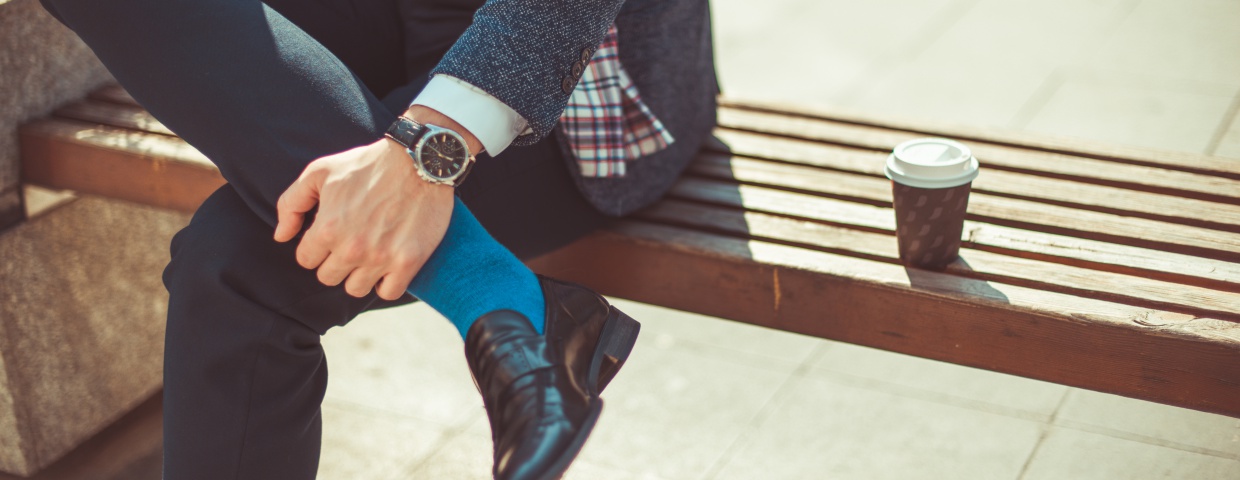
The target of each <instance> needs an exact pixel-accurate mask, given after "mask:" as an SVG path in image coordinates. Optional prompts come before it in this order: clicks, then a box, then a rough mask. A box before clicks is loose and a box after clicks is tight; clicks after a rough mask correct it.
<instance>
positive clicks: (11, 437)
mask: <svg viewBox="0 0 1240 480" xmlns="http://www.w3.org/2000/svg"><path fill="white" fill-rule="evenodd" d="M188 221H189V216H188V215H185V214H180V213H173V212H169V211H165V210H158V209H154V208H150V207H145V206H139V205H134V204H129V203H124V202H119V201H112V200H105V199H100V198H96V197H83V198H81V199H78V200H76V201H73V202H71V203H69V204H67V205H65V206H63V207H60V208H57V209H54V210H52V211H49V212H46V213H44V214H43V215H40V216H39V217H37V218H35V219H32V220H30V221H28V222H25V223H22V224H19V225H17V226H16V227H13V228H12V229H10V230H8V231H6V232H4V233H3V234H0V259H2V261H0V471H5V472H10V473H15V474H19V475H29V474H31V473H34V472H36V471H38V470H39V469H40V468H43V467H45V466H47V465H48V464H50V463H52V462H54V461H55V460H56V459H58V458H60V457H61V456H62V455H64V454H65V453H67V452H69V451H70V450H72V449H73V448H74V447H75V446H77V445H79V444H80V443H81V442H83V441H84V440H86V439H88V438H90V437H91V436H92V435H94V434H95V433H97V432H99V431H100V430H102V429H103V428H104V427H106V426H107V425H109V424H110V423H112V422H114V421H115V420H117V419H118V418H120V417H121V416H122V415H124V414H125V413H126V412H128V411H130V410H131V409H133V408H134V407H135V406H136V405H138V404H139V403H140V402H142V401H143V400H144V399H146V398H148V397H150V396H151V395H152V394H153V393H155V392H156V391H157V390H158V389H159V388H160V386H161V384H162V357H163V335H164V321H165V315H166V308H167V307H166V304H167V293H166V291H165V290H164V288H163V284H162V283H161V281H160V274H161V272H162V271H163V268H164V266H165V265H166V264H167V261H168V242H169V240H170V239H171V236H172V235H173V234H174V233H175V232H176V231H177V230H179V229H180V228H181V227H182V226H184V225H185V224H186V223H187V222H188Z"/></svg>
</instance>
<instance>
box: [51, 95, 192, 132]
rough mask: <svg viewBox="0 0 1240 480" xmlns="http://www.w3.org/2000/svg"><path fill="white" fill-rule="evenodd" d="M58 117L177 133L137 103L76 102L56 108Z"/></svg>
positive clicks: (118, 126) (136, 129)
mask: <svg viewBox="0 0 1240 480" xmlns="http://www.w3.org/2000/svg"><path fill="white" fill-rule="evenodd" d="M53 115H55V116H56V117H60V118H66V119H70V120H77V121H80V122H87V123H97V124H100V125H107V126H112V127H117V128H124V129H128V130H134V131H139V132H147V133H158V134H160V135H174V136H175V135H176V134H175V133H172V130H169V129H168V127H165V126H164V124H163V123H160V121H159V120H156V119H155V117H154V116H152V115H151V114H150V113H149V112H147V111H146V110H145V109H143V108H142V107H139V106H137V105H127V104H118V103H109V102H103V101H98V100H86V101H82V102H75V103H70V104H68V105H65V106H63V107H60V108H58V109H56V111H55V112H54V113H53Z"/></svg>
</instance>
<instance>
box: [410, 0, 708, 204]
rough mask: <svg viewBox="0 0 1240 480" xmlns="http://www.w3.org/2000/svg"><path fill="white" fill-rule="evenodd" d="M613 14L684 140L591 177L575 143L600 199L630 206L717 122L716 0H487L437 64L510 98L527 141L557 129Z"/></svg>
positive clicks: (656, 187) (659, 189) (647, 89)
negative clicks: (582, 66)
mask: <svg viewBox="0 0 1240 480" xmlns="http://www.w3.org/2000/svg"><path fill="white" fill-rule="evenodd" d="M613 22H614V23H615V24H616V27H617V28H618V29H619V32H620V47H619V49H620V61H621V63H622V64H623V65H624V68H625V70H626V71H628V73H629V76H630V77H631V78H632V79H633V82H634V84H636V86H637V88H638V90H639V91H640V93H641V96H642V100H643V102H645V103H646V105H647V106H648V107H649V108H650V109H651V111H652V112H653V113H654V114H655V116H657V117H658V118H659V119H660V120H661V121H662V122H663V124H664V126H666V127H667V129H668V130H669V131H670V132H671V134H672V136H673V137H674V138H675V142H674V143H673V144H672V145H671V146H670V147H669V148H667V149H665V150H663V151H660V152H658V153H656V154H654V155H650V156H648V157H644V158H641V159H638V160H636V161H633V162H630V164H629V166H628V173H627V175H626V176H625V177H619V178H583V177H581V175H580V172H579V170H578V168H577V166H576V163H575V162H574V161H573V157H572V154H571V152H569V151H568V150H567V149H565V159H566V160H567V161H568V168H569V169H570V171H572V172H573V174H574V176H575V177H576V179H577V183H578V186H579V187H580V188H581V191H582V193H583V194H584V195H585V197H586V198H587V199H588V200H589V201H590V203H591V204H593V205H594V206H595V207H596V208H598V209H599V210H600V211H601V212H603V213H607V214H610V215H624V214H627V213H629V212H632V211H634V210H636V209H639V208H641V207H644V206H647V205H649V204H651V203H653V202H654V201H655V200H658V199H659V198H660V197H661V196H662V195H663V193H665V192H666V191H667V189H668V188H670V187H671V185H672V183H673V182H674V181H675V179H676V177H677V176H678V175H679V174H680V172H681V171H682V170H683V169H684V167H685V166H686V165H687V164H688V162H689V161H690V160H691V159H692V157H693V155H694V154H695V153H696V152H697V151H698V149H699V147H700V146H701V144H702V143H703V142H704V141H705V140H706V139H707V138H708V136H709V135H710V132H711V130H712V129H713V128H714V125H715V108H716V105H715V97H716V95H717V94H718V84H717V82H716V78H715V68H714V54H713V50H712V43H711V29H710V12H709V6H708V4H707V0H488V1H486V2H485V3H484V4H483V5H482V6H481V7H480V8H478V10H477V11H476V12H475V14H474V18H473V23H472V24H471V25H470V26H469V28H467V29H466V30H465V33H464V34H463V35H462V36H461V37H460V38H459V39H458V40H457V42H456V43H455V44H454V45H453V46H452V48H451V49H450V50H449V51H448V53H447V54H446V55H445V56H444V58H443V60H442V61H440V63H439V64H438V65H437V66H436V67H435V68H434V70H432V72H431V73H432V74H446V75H451V76H453V77H457V78H460V79H462V80H465V81H466V82H469V83H470V84H472V85H475V86H477V87H479V88H481V89H482V90H485V91H486V92H487V93H489V94H491V95H492V96H494V97H495V98H497V99H499V100H500V101H501V102H504V103H505V104H506V105H508V106H509V107H511V108H512V109H513V110H515V111H516V112H517V113H518V114H520V115H521V116H523V117H524V118H525V119H526V120H527V121H528V122H529V126H530V129H531V131H532V132H531V133H528V134H525V135H522V136H520V137H517V139H516V140H515V141H514V142H513V144H514V145H517V146H519V145H528V144H531V143H534V142H536V141H538V140H539V139H541V138H543V137H544V136H546V135H549V134H552V133H553V132H554V131H555V130H556V129H555V126H556V122H557V121H558V119H559V117H560V115H561V114H562V113H563V111H564V108H565V105H566V103H567V102H568V97H569V94H570V93H572V90H573V88H574V87H575V86H576V84H577V81H578V80H579V78H577V77H575V76H574V75H573V65H574V63H577V62H579V61H581V60H582V59H589V58H590V56H591V55H593V53H594V51H595V49H597V47H598V45H599V42H601V41H602V39H603V36H604V35H605V34H606V33H607V29H608V27H609V26H610V25H611V24H612V23H613ZM561 140H563V139H561ZM560 144H561V145H566V142H564V141H561V142H560Z"/></svg>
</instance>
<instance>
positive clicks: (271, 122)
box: [43, 0, 606, 480]
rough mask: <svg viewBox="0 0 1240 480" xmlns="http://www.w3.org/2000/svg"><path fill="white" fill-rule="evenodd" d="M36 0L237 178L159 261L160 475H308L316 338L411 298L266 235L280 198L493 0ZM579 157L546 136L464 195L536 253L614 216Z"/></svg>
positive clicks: (410, 90) (375, 119)
mask: <svg viewBox="0 0 1240 480" xmlns="http://www.w3.org/2000/svg"><path fill="white" fill-rule="evenodd" d="M43 2H44V6H45V7H46V8H47V9H48V10H49V11H50V12H52V14H53V15H56V16H57V18H59V19H60V20H61V21H62V22H64V23H65V24H66V25H68V26H69V27H70V28H72V29H73V30H74V31H75V32H76V33H77V34H78V35H79V36H80V37H81V38H82V39H83V40H84V41H85V42H86V43H87V44H88V45H89V46H90V47H91V48H92V49H93V50H94V51H95V53H96V54H97V55H98V57H99V58H100V59H101V60H102V61H103V63H104V65H105V66H107V68H108V69H109V70H110V71H111V72H112V74H113V75H114V76H115V77H116V78H117V80H118V81H119V82H121V84H122V85H123V86H124V87H125V88H126V89H127V90H129V92H130V93H131V94H132V95H133V96H134V98H136V99H137V100H138V101H139V102H140V103H142V105H143V106H144V107H146V108H147V109H148V110H149V111H150V112H151V113H152V114H154V115H155V116H156V117H157V118H159V119H160V121H162V122H163V123H165V124H166V125H168V126H169V128H171V129H172V130H173V131H175V132H176V133H177V134H178V135H180V136H181V137H182V138H184V139H186V141H188V142H190V143H191V144H192V145H194V146H195V147H196V148H198V149H199V150H201V151H202V152H203V153H205V154H206V155H207V156H208V157H209V158H211V159H212V161H214V162H215V163H216V164H217V165H218V166H219V167H220V170H221V172H222V173H223V174H224V177H225V179H226V180H228V184H227V185H225V186H224V187H222V188H220V189H219V190H218V191H216V192H215V193H214V194H213V195H212V196H211V197H210V198H209V199H208V200H207V201H206V202H205V203H204V204H203V205H202V207H201V208H200V209H199V210H198V212H197V213H196V214H195V215H194V217H193V220H192V221H191V223H190V225H189V226H187V227H186V228H185V229H184V230H182V231H181V232H180V233H178V234H177V236H176V237H175V238H174V240H173V242H172V248H171V251H172V259H171V262H170V263H169V265H168V268H167V269H166V270H165V272H164V281H165V284H166V286H167V287H168V291H169V293H170V301H169V312H168V327H167V336H166V345H165V363H164V471H165V478H167V479H172V480H180V479H213V480H215V479H242V478H244V479H264V480H271V479H308V478H314V476H315V472H316V470H317V465H318V457H319V443H320V435H321V418H320V408H319V407H320V403H321V401H322V398H323V394H324V391H325V388H326V384H327V363H326V358H325V355H324V352H323V349H322V347H321V346H320V342H319V337H320V336H321V335H322V334H323V333H324V332H326V331H327V330H328V329H330V328H331V327H333V326H339V325H344V324H345V323H347V322H349V321H350V320H351V319H352V318H353V317H355V316H356V315H357V314H359V313H361V312H363V311H365V310H367V309H371V308H378V307H383V306H390V305H393V304H399V303H404V302H408V301H411V299H410V298H406V299H404V300H402V301H398V302H384V301H382V300H379V299H378V298H377V297H375V296H373V294H372V296H370V297H367V298H362V299H356V298H353V297H350V296H348V295H347V294H346V293H345V292H344V290H343V289H342V288H340V287H326V286H323V285H321V284H319V283H318V281H317V279H316V278H315V276H314V272H313V271H309V270H305V269H302V268H301V267H300V266H298V265H297V264H296V261H295V259H294V251H295V248H296V246H295V243H296V242H290V243H287V244H278V243H275V242H274V241H272V240H271V236H272V233H273V229H272V227H273V225H274V223H275V218H276V216H275V209H274V205H275V201H276V199H277V198H278V197H279V195H280V194H281V193H282V192H283V191H284V189H285V188H286V187H287V186H288V185H289V184H290V183H291V182H292V181H293V179H295V178H296V177H297V175H298V174H300V173H301V171H302V169H303V168H304V167H305V165H306V164H307V163H309V162H310V161H312V160H314V159H315V158H318V157H321V156H324V155H328V154H332V153H336V152H339V151H343V150H345V149H348V148H351V147H354V146H357V145H361V144H365V143H369V142H372V141H374V140H376V139H378V138H380V136H381V135H382V132H383V131H384V130H385V129H386V127H387V125H388V124H389V123H390V122H391V121H392V120H393V119H394V118H395V117H396V115H397V114H399V113H400V112H401V111H403V110H404V108H405V107H406V106H407V105H408V102H409V101H410V100H411V99H412V98H413V96H414V95H416V93H417V92H418V91H420V89H421V88H422V87H423V86H424V85H425V84H426V82H427V80H428V78H427V72H429V71H430V70H431V68H433V67H434V66H435V64H436V63H437V62H438V59H439V57H440V56H442V55H443V52H445V51H446V50H447V48H448V47H450V46H451V45H452V43H453V41H454V40H455V38H457V36H459V35H460V34H461V32H462V31H463V30H464V29H465V28H466V27H467V26H468V25H469V18H470V15H471V14H472V11H473V9H474V8H476V7H477V6H478V4H480V3H481V1H480V0H425V1H405V2H398V1H397V0H374V1H363V0H315V1H306V0H298V1H294V0H270V1H268V2H267V3H262V2H259V1H258V0H108V1H103V0H43ZM568 165H569V162H566V161H565V159H564V154H563V151H562V149H561V148H560V146H559V145H558V144H557V143H556V140H555V139H554V138H553V137H548V138H546V139H544V140H542V141H540V142H539V143H537V144H535V145H532V146H529V147H512V148H509V149H508V150H506V151H504V152H503V153H502V154H501V155H499V156H498V157H496V158H494V159H489V160H486V161H484V162H481V163H480V164H479V165H477V166H476V168H475V169H474V171H473V172H472V173H471V175H470V178H469V181H468V182H466V183H465V185H463V186H462V187H461V188H460V189H459V190H458V194H459V195H460V196H461V198H462V199H463V200H464V201H465V203H466V205H468V206H469V208H470V210H471V211H472V212H473V213H474V214H475V216H477V217H478V219H479V221H480V222H481V223H482V224H483V226H485V227H486V228H487V229H488V231H490V233H491V234H492V235H493V236H494V237H495V238H496V239H497V240H499V241H500V242H501V243H503V244H504V245H505V246H507V247H508V248H509V249H510V250H512V251H513V252H514V253H516V254H517V255H518V256H519V257H522V258H529V257H532V256H535V255H538V254H541V253H545V252H548V251H550V250H552V249H554V248H557V247H559V246H561V245H564V244H566V243H568V242H570V241H572V240H574V239H576V238H578V237H580V236H582V235H584V234H585V233H588V232H589V231H591V230H593V229H595V228H597V227H598V226H600V225H602V224H603V223H604V222H605V221H606V218H605V217H604V216H603V215H601V214H599V213H598V212H597V211H595V210H594V209H593V208H592V207H590V206H589V204H588V203H587V202H586V201H585V200H584V198H583V197H582V196H581V194H580V193H579V192H578V191H577V189H576V187H575V186H574V184H573V180H572V178H571V176H570V175H569V172H568V170H567V168H568V167H567V166H568ZM426 393H427V395H434V392H426ZM359 434H365V433H364V432H359Z"/></svg>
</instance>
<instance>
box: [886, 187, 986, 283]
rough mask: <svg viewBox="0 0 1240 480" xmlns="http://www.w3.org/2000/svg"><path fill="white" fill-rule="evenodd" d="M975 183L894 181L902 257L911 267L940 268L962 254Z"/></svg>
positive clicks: (897, 233)
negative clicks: (948, 184)
mask: <svg viewBox="0 0 1240 480" xmlns="http://www.w3.org/2000/svg"><path fill="white" fill-rule="evenodd" d="M972 186H973V183H972V182H969V183H966V184H964V185H960V186H958V187H952V188H917V187H910V186H907V185H901V184H899V183H896V182H892V183H891V193H892V199H893V200H894V204H895V211H896V239H897V241H898V243H899V248H900V260H901V261H902V262H904V264H905V265H909V266H912V267H918V268H925V269H932V270H941V269H943V268H944V267H946V266H947V265H948V264H950V263H952V262H953V261H955V260H956V257H957V256H958V255H959V254H960V234H961V232H962V231H963V230H964V217H965V212H966V211H967V210H968V207H969V190H970V189H971V187H972Z"/></svg>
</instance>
